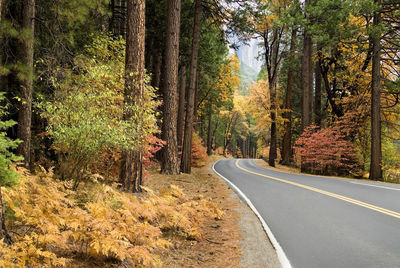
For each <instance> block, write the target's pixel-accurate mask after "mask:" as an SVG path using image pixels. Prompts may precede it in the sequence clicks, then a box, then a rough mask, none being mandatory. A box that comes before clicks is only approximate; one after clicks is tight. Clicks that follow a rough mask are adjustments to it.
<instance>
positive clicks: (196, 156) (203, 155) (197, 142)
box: [192, 132, 207, 167]
mask: <svg viewBox="0 0 400 268" xmlns="http://www.w3.org/2000/svg"><path fill="white" fill-rule="evenodd" d="M206 159H207V148H206V147H205V146H204V144H203V140H202V139H201V138H200V136H199V134H197V133H196V132H194V133H193V140H192V165H193V166H194V167H202V166H204V165H205V160H206Z"/></svg>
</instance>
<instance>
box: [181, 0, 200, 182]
mask: <svg viewBox="0 0 400 268" xmlns="http://www.w3.org/2000/svg"><path fill="white" fill-rule="evenodd" d="M201 5H202V0H196V3H195V11H194V21H193V40H192V56H191V60H190V75H189V90H188V103H187V109H186V121H185V133H184V138H183V150H182V162H181V171H182V172H184V173H188V174H190V172H191V168H192V163H191V161H192V135H193V122H194V120H193V118H194V106H195V100H194V99H195V94H196V76H197V60H198V54H199V41H200V24H201V14H202V6H201Z"/></svg>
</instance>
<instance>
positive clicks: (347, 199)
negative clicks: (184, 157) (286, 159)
mask: <svg viewBox="0 0 400 268" xmlns="http://www.w3.org/2000/svg"><path fill="white" fill-rule="evenodd" d="M214 169H215V171H216V172H217V173H219V175H222V176H223V177H224V178H225V179H227V180H229V181H230V182H231V183H232V184H234V185H235V186H236V187H237V188H239V189H240V191H241V192H242V193H243V194H245V195H246V197H247V198H248V199H249V200H250V201H251V203H252V204H253V205H254V207H255V208H256V209H257V211H258V213H259V214H260V215H261V217H262V218H263V219H264V221H265V222H266V223H267V225H268V226H269V228H270V230H271V231H272V233H273V235H274V236H275V238H276V240H277V241H278V243H279V244H280V246H281V247H282V249H283V251H284V253H285V254H286V256H287V258H288V260H289V261H290V264H291V265H292V267H296V268H303V267H304V268H312V267H317V268H325V267H340V268H342V267H343V268H346V267H351V268H353V267H354V268H355V267H382V268H389V267H400V185H396V184H387V183H379V182H368V181H364V180H350V179H339V178H327V177H318V176H309V175H301V174H290V173H285V172H279V171H275V170H270V169H265V168H262V167H259V166H257V165H256V164H255V163H254V161H253V160H251V159H241V160H236V159H224V160H220V161H218V162H217V163H216V164H215V165H214Z"/></svg>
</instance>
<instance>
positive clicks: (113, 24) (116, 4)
mask: <svg viewBox="0 0 400 268" xmlns="http://www.w3.org/2000/svg"><path fill="white" fill-rule="evenodd" d="M110 6H111V19H110V31H111V32H112V34H113V35H114V36H116V37H118V36H122V37H124V38H125V36H126V26H127V25H126V19H127V18H126V15H127V3H126V0H111V2H110Z"/></svg>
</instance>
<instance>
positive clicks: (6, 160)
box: [0, 92, 23, 186]
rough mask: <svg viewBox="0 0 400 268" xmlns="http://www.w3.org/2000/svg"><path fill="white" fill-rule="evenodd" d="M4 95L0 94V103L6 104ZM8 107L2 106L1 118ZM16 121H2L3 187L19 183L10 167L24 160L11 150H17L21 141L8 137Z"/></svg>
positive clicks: (0, 168) (0, 160)
mask: <svg viewBox="0 0 400 268" xmlns="http://www.w3.org/2000/svg"><path fill="white" fill-rule="evenodd" d="M4 101H5V100H4V93H3V92H0V102H4ZM6 107H7V105H0V118H2V117H3V116H5V115H6V114H7V113H6V111H5V109H6ZM15 124H16V122H15V121H12V120H8V121H1V120H0V183H1V186H11V185H13V184H15V183H16V182H17V179H18V176H17V174H16V173H15V172H14V171H13V170H11V169H10V168H9V166H10V165H11V164H12V163H13V162H15V161H19V160H23V158H22V157H17V156H15V155H14V154H13V153H12V151H11V150H13V149H16V148H17V146H18V143H20V142H21V141H19V140H11V139H10V138H8V137H7V136H6V135H7V134H6V131H5V130H7V129H8V128H10V127H12V126H14V125H15Z"/></svg>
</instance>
